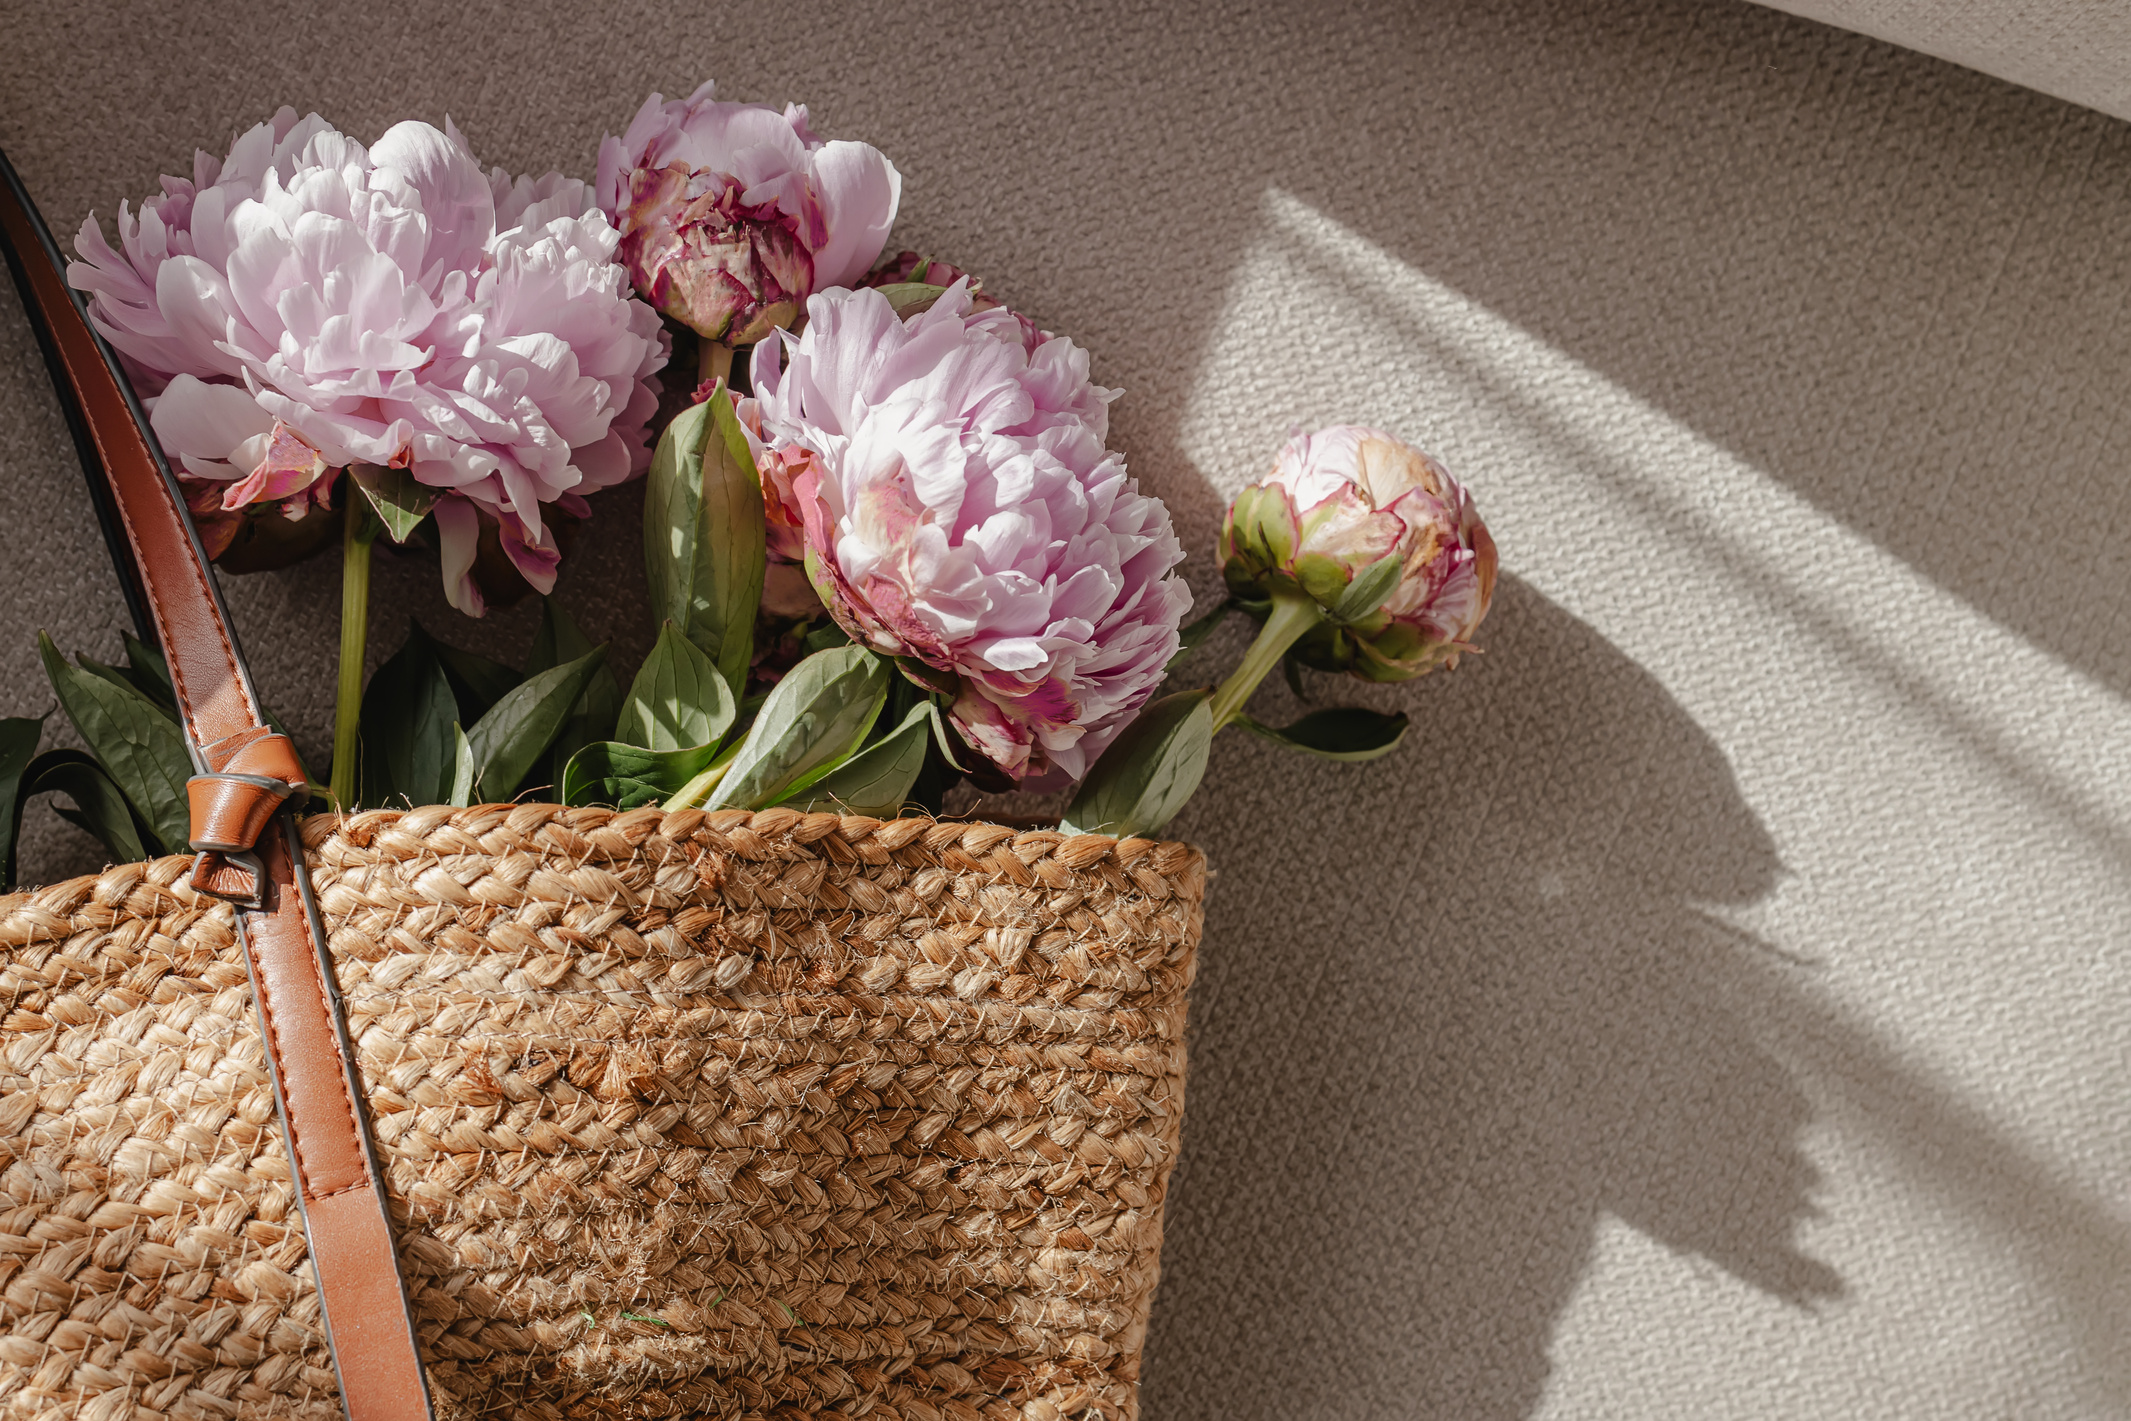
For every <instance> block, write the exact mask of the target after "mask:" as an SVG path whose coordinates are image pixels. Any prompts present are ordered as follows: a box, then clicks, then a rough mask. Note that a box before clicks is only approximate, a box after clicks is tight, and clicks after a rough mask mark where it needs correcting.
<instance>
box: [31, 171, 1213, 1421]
mask: <svg viewBox="0 0 2131 1421" xmlns="http://www.w3.org/2000/svg"><path fill="white" fill-rule="evenodd" d="M0 167H4V163H0ZM4 177H5V179H6V183H5V189H4V190H0V231H4V234H5V236H6V238H7V246H8V248H9V258H10V262H11V264H13V265H14V267H15V270H16V275H17V279H18V281H19V282H21V283H22V285H23V287H24V290H25V295H26V299H27V304H28V305H29V306H30V307H31V309H32V312H33V315H36V316H37V318H38V320H39V324H40V332H39V333H40V336H41V337H42V338H43V340H44V342H45V349H46V353H47V356H48V357H49V358H50V360H51V363H52V365H53V371H54V378H55V381H56V382H57V383H58V384H59V386H60V389H61V393H62V396H63V397H65V398H67V399H68V400H69V401H70V403H71V404H72V405H73V409H72V411H71V412H73V413H76V414H78V415H79V416H80V419H79V421H78V423H77V436H78V437H79V438H80V439H81V442H82V445H83V449H84V453H85V456H91V462H92V464H93V466H94V469H95V471H96V473H95V477H94V478H92V482H96V481H98V480H100V479H103V478H108V480H109V484H110V489H111V494H112V499H113V509H114V512H115V514H116V515H117V519H118V521H119V523H120V524H122V525H123V528H124V531H125V535H126V537H127V539H128V541H129V542H130V544H131V547H132V550H133V556H134V560H135V562H136V563H137V566H138V574H139V577H140V585H139V595H140V597H141V600H142V602H143V603H144V605H145V606H146V607H148V608H149V609H150V610H151V611H152V613H153V616H154V623H155V629H156V630H157V631H158V633H159V634H160V638H161V641H162V644H163V648H164V650H165V653H166V655H167V656H168V659H169V662H170V665H171V669H172V672H173V679H174V682H175V685H176V689H177V691H178V694H179V698H180V704H181V711H182V712H183V716H184V720H185V726H186V731H187V736H188V742H189V744H190V745H191V747H192V750H193V754H194V757H195V760H196V762H197V763H198V767H199V769H200V774H199V775H198V776H197V777H196V778H195V779H194V780H193V781H192V782H191V784H190V785H189V786H188V789H189V791H190V795H191V800H192V808H193V834H194V847H195V848H196V849H198V850H200V852H199V853H198V854H196V855H193V856H185V857H177V858H166V859H160V860H156V861H153V862H149V863H131V864H123V865H119V866H117V867H114V868H109V869H106V870H105V871H104V872H103V873H102V874H99V875H97V876H95V877H90V878H80V879H76V880H74V881H72V882H69V883H62V884H58V885H55V886H53V887H49V888H44V889H41V890H37V891H34V892H30V893H23V894H17V895H14V896H12V897H6V898H0V1013H4V1016H0V1418H7V1421H14V1418H21V1421H31V1418H36V1421H59V1418H81V1421H127V1418H136V1417H138V1418H145V1421H154V1418H159V1417H165V1416H167V1417H182V1418H187V1421H211V1419H212V1418H224V1417H253V1416H256V1417H268V1416H276V1417H278V1416H299V1417H317V1418H320V1421H324V1419H325V1418H329V1417H332V1416H335V1415H338V1414H340V1413H342V1412H343V1411H345V1412H346V1413H347V1414H348V1415H350V1416H351V1417H354V1418H357V1421H370V1418H378V1421H414V1418H419V1417H422V1416H424V1415H428V1414H436V1415H441V1416H445V1417H467V1418H471V1417H474V1416H477V1415H481V1416H505V1417H519V1416H525V1417H541V1418H555V1417H573V1418H575V1417H612V1418H636V1417H686V1416H705V1417H772V1416H774V1417H778V1418H793V1417H815V1416H838V1417H842V1416H851V1417H858V1416H866V1417H877V1418H884V1419H885V1418H907V1421H941V1419H942V1418H951V1421H976V1418H979V1417H982V1418H992V1419H993V1421H1001V1419H1003V1418H1007V1417H1022V1418H1028V1419H1029V1421H1052V1419H1053V1418H1059V1417H1102V1418H1105V1421H1122V1418H1129V1417H1133V1416H1135V1415H1137V1412H1138V1401H1137V1377H1138V1365H1139V1353H1140V1345H1141V1340H1142V1338H1143V1336H1144V1333H1145V1329H1146V1322H1147V1314H1148V1306H1149V1303H1150V1301H1151V1298H1152V1294H1153V1292H1154V1287H1155V1281H1156V1276H1157V1271H1158V1260H1159V1250H1160V1244H1161V1219H1162V1202H1163V1197H1164V1192H1165V1188H1166V1184H1167V1181H1168V1176H1169V1170H1170V1165H1171V1163H1172V1161H1173V1160H1174V1158H1175V1155H1176V1148H1177V1136H1178V1128H1179V1125H1180V1122H1181V1108H1182V1098H1183V1097H1182V1090H1183V1072H1184V1038H1183V1032H1184V994H1185V988H1186V986H1187V985H1188V983H1189V981H1190V979H1191V975H1192V970H1193V955H1194V952H1195V950H1196V947H1197V943H1198V938H1199V930H1200V922H1201V913H1200V898H1201V893H1202V891H1203V888H1204V883H1205V867H1204V861H1203V859H1202V858H1201V856H1200V855H1199V854H1198V852H1197V851H1196V850H1194V849H1191V848H1189V847H1188V846H1185V845H1182V844H1174V843H1159V844H1158V843H1154V842H1150V841H1147V840H1126V841H1123V842H1118V841H1115V840H1112V839H1109V838H1107V837H1102V836H1097V835H1080V836H1066V835H1062V834H1059V833H1054V832H1042V831H1037V832H1016V831H1014V830H1012V829H1010V828H1007V827H1004V826H1001V825H996V824H983V823H955V822H934V821H932V820H927V819H896V820H889V821H881V820H873V819H857V818H842V817H839V816H836V815H829V814H810V815H801V814H799V813H797V812H795V811H791V810H781V809H772V810H765V811H761V812H758V813H753V814H749V813H746V812H740V811H733V812H721V813H714V814H709V815H705V814H703V813H702V812H700V811H696V810H685V811H679V812H675V813H671V814H668V813H662V812H661V811H658V810H655V809H641V810H634V811H631V812H628V813H616V812H613V811H609V810H601V809H565V808H562V807H560V806H557V805H553V804H522V805H515V806H514V805H484V806H476V807H473V808H466V809H453V808H449V807H432V808H422V809H416V810H413V811H410V812H404V813H402V812H396V811H377V812H369V813H361V814H356V815H352V816H347V817H336V816H313V817H311V818H309V819H306V820H304V821H302V823H301V824H300V825H298V824H296V823H295V822H293V816H292V815H290V814H289V813H287V812H285V805H286V802H287V801H288V799H289V798H290V797H291V794H292V791H300V790H301V789H302V786H301V785H300V784H296V783H292V782H293V781H295V780H296V779H297V777H298V775H299V773H300V772H299V771H297V770H296V769H294V768H293V764H294V762H293V757H292V756H290V755H289V754H288V753H287V749H286V742H285V741H282V740H281V739H280V737H279V736H277V735H275V734H274V733H273V732H272V731H271V730H270V729H268V728H267V727H266V726H265V725H264V724H263V723H262V721H261V720H260V717H259V714H258V709H257V704H256V699H255V698H254V697H253V695H252V693H251V689H250V685H249V682H248V679H247V678H246V675H245V672H244V668H243V662H242V658H241V656H240V655H239V654H238V653H237V650H236V646H235V643H234V641H233V640H232V639H231V638H230V636H229V634H228V631H227V623H226V618H225V616H224V614H223V611H222V609H221V607H220V604H219V601H218V600H217V598H216V594H215V589H214V584H213V581H212V579H211V577H209V575H208V574H207V572H206V566H205V562H204V559H203V558H202V557H201V556H200V550H199V548H198V544H197V542H196V541H195V540H194V539H193V537H192V536H191V533H190V529H189V526H188V525H187V523H186V522H185V520H184V518H183V515H182V512H181V511H180V508H181V505H180V504H179V503H178V502H177V500H176V498H175V496H174V493H173V491H172V485H171V482H170V480H169V476H168V471H167V469H165V468H164V467H163V466H162V461H161V456H160V454H159V453H158V452H157V451H156V448H155V446H154V443H153V441H152V439H150V438H149V436H148V435H147V433H146V428H145V425H144V423H143V422H142V421H141V419H140V414H139V409H138V406H137V405H135V404H133V402H132V400H131V396H130V393H129V392H127V391H126V389H125V387H124V385H123V382H122V381H121V380H120V379H119V377H118V374H117V368H116V366H115V364H114V363H113V362H112V361H111V359H110V357H109V354H108V352H107V351H104V350H102V349H101V348H100V343H99V342H98V341H97V340H96V338H95V337H94V336H93V334H92V333H91V332H90V330H89V328H88V326H87V324H86V323H85V321H84V320H83V318H82V315H81V312H80V308H79V307H78V306H77V305H76V304H75V303H74V301H73V299H72V297H71V294H70V293H69V292H68V291H67V290H66V288H65V287H64V284H63V282H62V281H61V278H60V276H59V270H58V266H57V252H56V249H54V248H53V247H52V244H51V242H50V238H49V236H48V235H47V234H46V233H45V232H44V231H43V229H42V224H41V223H39V222H38V221H37V219H36V216H35V212H34V209H33V208H31V207H30V205H29V203H28V201H27V198H26V197H24V196H23V195H22V193H21V190H20V185H19V183H17V182H16V180H15V177H14V174H13V172H12V170H11V169H9V170H6V171H5V172H4ZM262 1022H263V1024H264V1029H263V1030H262Z"/></svg>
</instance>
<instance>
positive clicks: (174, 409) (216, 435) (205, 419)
mask: <svg viewBox="0 0 2131 1421" xmlns="http://www.w3.org/2000/svg"><path fill="white" fill-rule="evenodd" d="M148 427H149V428H151V429H153V430H154V431H155V437H156V441H157V442H158V443H160V444H161V445H162V446H163V452H164V453H166V454H171V455H176V456H180V457H182V456H184V455H188V454H190V455H197V456H199V457H200V458H204V459H227V458H228V457H229V455H230V451H231V450H233V449H235V448H236V447H237V446H238V445H239V444H242V443H243V442H244V441H245V440H247V439H250V438H251V437H252V436H253V435H255V434H265V433H267V432H268V431H270V430H272V429H273V427H274V417H273V416H272V415H270V414H268V413H267V412H266V411H265V410H263V409H261V408H260V407H259V402H258V401H257V400H256V399H254V398H253V397H252V395H251V393H250V392H249V391H248V390H246V389H244V388H243V387H242V386H240V385H210V384H208V383H207V382H205V381H203V380H196V379H194V378H193V377H192V376H190V375H178V376H174V377H173V378H172V379H171V381H170V384H169V385H168V386H166V387H165V388H164V390H163V393H162V394H161V395H159V396H157V397H156V401H155V408H154V409H153V410H152V411H151V412H150V413H149V415H148Z"/></svg>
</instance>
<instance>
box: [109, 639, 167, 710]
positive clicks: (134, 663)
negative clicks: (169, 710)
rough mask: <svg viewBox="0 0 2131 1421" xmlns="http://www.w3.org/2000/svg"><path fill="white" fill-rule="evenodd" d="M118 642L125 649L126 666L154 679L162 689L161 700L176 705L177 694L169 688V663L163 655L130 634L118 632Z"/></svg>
mask: <svg viewBox="0 0 2131 1421" xmlns="http://www.w3.org/2000/svg"><path fill="white" fill-rule="evenodd" d="M118 635H119V640H120V642H121V643H122V644H123V645H124V646H125V648H126V665H127V666H128V667H130V668H132V669H133V670H135V671H138V672H140V673H141V674H142V675H144V676H148V677H151V678H153V679H154V681H155V683H156V684H157V685H159V686H161V687H162V688H163V694H162V699H164V700H167V701H169V702H171V703H172V704H173V705H174V704H176V703H177V693H176V692H175V691H173V690H171V688H170V663H169V662H167V661H165V660H164V659H163V653H162V652H160V651H157V650H156V649H155V648H154V647H152V646H150V645H148V643H146V642H144V641H142V640H141V639H140V638H139V637H137V636H135V635H134V634H133V633H132V632H120V633H119V634H118Z"/></svg>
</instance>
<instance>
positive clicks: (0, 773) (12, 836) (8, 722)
mask: <svg viewBox="0 0 2131 1421" xmlns="http://www.w3.org/2000/svg"><path fill="white" fill-rule="evenodd" d="M43 737H44V717H43V716H38V717H37V718H36V719H35V720H32V719H30V718H29V717H28V716H10V717H8V718H7V719H5V720H0V893H11V892H13V891H14V888H15V840H16V839H17V838H18V837H19V836H20V835H21V832H22V802H23V801H24V800H26V799H28V798H29V796H28V795H26V794H24V793H23V792H22V780H23V773H24V771H26V770H27V769H28V768H29V765H30V760H31V759H32V758H33V757H34V756H35V755H36V754H37V742H38V741H39V740H41V739H42V738H43Z"/></svg>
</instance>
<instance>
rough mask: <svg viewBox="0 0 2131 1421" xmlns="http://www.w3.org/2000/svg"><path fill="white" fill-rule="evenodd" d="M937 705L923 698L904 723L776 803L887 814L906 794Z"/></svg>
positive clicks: (928, 740)
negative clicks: (924, 700)
mask: <svg viewBox="0 0 2131 1421" xmlns="http://www.w3.org/2000/svg"><path fill="white" fill-rule="evenodd" d="M938 714H939V708H938V707H936V706H934V705H933V704H932V702H930V701H926V702H923V703H921V704H919V705H914V706H912V707H911V708H910V713H909V714H908V715H906V716H904V717H903V723H902V724H901V725H898V726H897V727H896V728H895V729H894V730H892V731H890V732H889V733H888V734H887V736H886V737H885V738H883V739H881V740H878V741H876V742H874V743H873V744H871V745H869V746H867V747H866V748H865V749H864V750H861V751H860V752H859V753H858V754H856V755H853V756H852V757H851V758H850V759H848V760H846V761H844V762H843V763H842V764H841V765H838V766H837V767H836V768H835V769H833V770H831V771H829V772H828V773H827V774H825V775H823V776H822V777H821V778H820V779H818V780H816V781H814V783H813V784H812V785H810V786H808V787H807V788H806V789H804V790H801V791H800V792H799V793H797V794H793V795H787V796H786V797H785V798H784V799H783V800H782V801H781V803H784V804H787V805H789V806H791V807H792V808H793V809H804V810H808V811H810V812H811V811H813V810H817V809H825V810H829V811H831V812H833V813H836V814H870V815H874V816H876V817H880V818H888V817H892V816H893V815H894V814H895V812H896V811H897V810H899V809H901V808H902V807H903V801H904V800H905V799H907V798H909V795H910V787H911V786H912V785H914V784H916V783H917V778H918V771H920V770H922V769H924V768H925V751H926V749H927V747H929V746H930V745H931V743H932V734H933V728H932V721H933V719H934V718H935V717H936V716H937V715H938Z"/></svg>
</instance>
